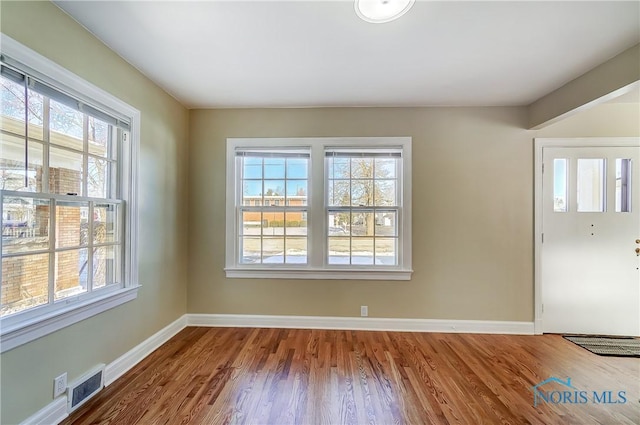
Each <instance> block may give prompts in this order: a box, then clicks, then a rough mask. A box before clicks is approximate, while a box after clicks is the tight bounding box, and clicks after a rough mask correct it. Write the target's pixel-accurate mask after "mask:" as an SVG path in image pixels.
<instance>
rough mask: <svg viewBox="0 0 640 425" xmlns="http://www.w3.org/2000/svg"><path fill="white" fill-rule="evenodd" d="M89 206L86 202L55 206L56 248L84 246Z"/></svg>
mask: <svg viewBox="0 0 640 425" xmlns="http://www.w3.org/2000/svg"><path fill="white" fill-rule="evenodd" d="M88 218H89V205H88V204H87V203H86V202H78V203H76V202H65V203H62V202H59V203H58V204H57V205H56V248H69V247H76V246H86V245H87V244H88V243H89V240H88V235H87V232H88V230H89V225H88Z"/></svg>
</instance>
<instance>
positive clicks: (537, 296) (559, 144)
mask: <svg viewBox="0 0 640 425" xmlns="http://www.w3.org/2000/svg"><path fill="white" fill-rule="evenodd" d="M533 141H534V146H535V155H534V168H533V169H534V189H533V190H534V217H533V222H534V233H533V241H534V251H533V252H534V269H533V270H534V272H533V276H534V278H533V280H534V333H535V334H536V335H541V334H542V279H541V276H542V261H541V254H542V149H543V148H545V147H546V148H549V147H554V148H576V147H609V148H611V147H633V146H638V147H640V137H589V138H554V139H549V138H535V139H533Z"/></svg>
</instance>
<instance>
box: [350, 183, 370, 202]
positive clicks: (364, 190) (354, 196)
mask: <svg viewBox="0 0 640 425" xmlns="http://www.w3.org/2000/svg"><path fill="white" fill-rule="evenodd" d="M351 205H356V206H366V207H368V206H371V205H373V180H352V181H351Z"/></svg>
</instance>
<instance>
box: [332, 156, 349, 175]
mask: <svg viewBox="0 0 640 425" xmlns="http://www.w3.org/2000/svg"><path fill="white" fill-rule="evenodd" d="M327 162H328V164H327V167H328V169H329V178H330V179H342V178H349V177H350V176H351V168H350V163H349V158H338V157H328V158H327Z"/></svg>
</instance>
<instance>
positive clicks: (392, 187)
mask: <svg viewBox="0 0 640 425" xmlns="http://www.w3.org/2000/svg"><path fill="white" fill-rule="evenodd" d="M375 188H376V191H375V193H374V195H375V205H383V206H395V205H396V204H397V201H396V199H397V198H396V181H395V180H376V181H375Z"/></svg>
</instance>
